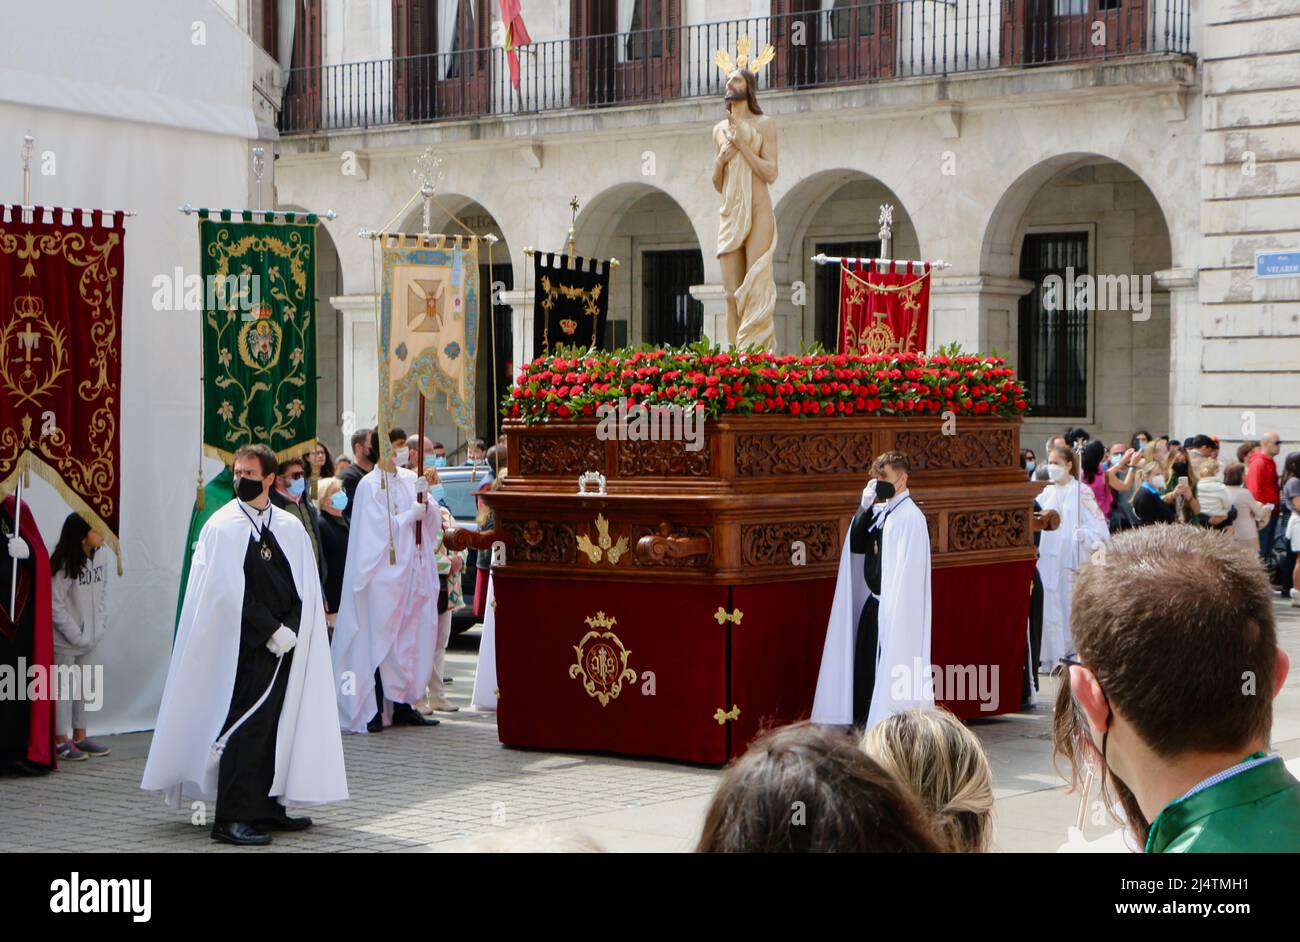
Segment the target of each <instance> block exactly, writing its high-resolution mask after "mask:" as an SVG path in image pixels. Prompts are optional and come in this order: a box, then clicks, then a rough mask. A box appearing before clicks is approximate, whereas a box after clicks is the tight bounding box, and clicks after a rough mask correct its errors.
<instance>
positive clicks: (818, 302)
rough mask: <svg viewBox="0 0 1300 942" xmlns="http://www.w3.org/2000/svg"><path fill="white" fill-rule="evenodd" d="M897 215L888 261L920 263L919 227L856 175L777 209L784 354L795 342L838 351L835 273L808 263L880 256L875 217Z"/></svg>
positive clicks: (833, 174)
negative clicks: (885, 211) (821, 255)
mask: <svg viewBox="0 0 1300 942" xmlns="http://www.w3.org/2000/svg"><path fill="white" fill-rule="evenodd" d="M886 203H887V204H889V205H892V206H893V207H894V225H893V244H892V247H891V250H890V251H891V257H893V258H897V259H920V258H921V249H920V246H919V244H918V242H917V233H916V227H915V225H914V224H913V221H912V218H911V216H910V214H909V213H908V211H907V207H905V206H904V205H903V202H902V200H901V199H899V197H898V196H897V194H895V192H894V191H893V190H892V189H890V188H889V187H888V186H887V185H885V184H884V183H882V182H881V181H880V180H879V179H877V178H876V177H873V176H871V175H870V174H868V173H865V172H863V171H861V170H852V169H848V168H834V169H828V170H822V171H819V172H817V173H813V174H811V175H809V176H807V177H805V178H804V179H802V180H800V181H799V182H798V183H797V184H795V185H794V186H793V187H791V189H790V190H789V191H788V192H786V193H785V194H784V195H782V196H781V198H780V199H779V200H778V202H777V204H776V225H777V257H776V260H775V262H774V264H773V271H774V274H775V277H776V283H777V337H778V342H779V345H780V347H781V349H783V350H786V351H791V350H798V349H799V343H800V341H801V340H802V341H804V342H805V343H811V342H813V341H820V342H821V343H822V344H823V345H824V346H826V347H827V348H828V349H834V347H835V336H834V335H835V324H836V318H837V314H838V311H837V305H838V280H837V277H838V275H837V271H838V270H837V269H835V268H834V267H833V266H818V265H817V264H815V263H814V262H813V261H812V256H813V255H815V254H817V252H818V251H824V252H825V254H828V255H836V254H839V255H843V254H844V253H845V252H849V253H850V254H854V255H860V254H861V253H864V252H868V251H870V252H872V253H876V252H879V251H880V249H879V247H878V244H877V243H878V233H879V229H880V226H879V222H878V220H879V210H880V206H881V205H882V204H886Z"/></svg>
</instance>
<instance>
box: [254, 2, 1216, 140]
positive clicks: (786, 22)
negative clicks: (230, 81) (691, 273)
mask: <svg viewBox="0 0 1300 942" xmlns="http://www.w3.org/2000/svg"><path fill="white" fill-rule="evenodd" d="M1191 3H1192V0H873V2H866V3H861V4H857V5H854V6H844V7H840V8H836V9H831V10H824V11H820V12H808V13H787V14H781V15H773V16H763V17H751V18H748V19H741V20H728V21H725V22H717V23H699V24H695V25H691V26H682V27H674V28H664V29H647V30H639V31H636V32H630V33H618V34H610V35H601V36H584V37H577V38H572V39H555V40H547V41H545V42H537V43H532V44H530V45H528V46H522V47H520V48H519V50H518V51H519V60H520V62H519V72H520V76H519V87H518V88H517V89H516V88H514V87H512V85H511V81H510V70H509V67H508V65H507V60H506V53H505V51H504V50H503V49H501V48H499V47H494V48H488V49H467V50H458V51H455V52H449V53H442V54H430V55H420V56H409V57H405V58H395V59H378V60H372V61H369V62H350V63H344V64H340V65H326V66H318V67H312V68H305V69H293V70H291V71H290V73H289V81H288V85H287V89H286V92H285V94H284V97H283V100H282V102H281V110H280V130H281V131H282V132H283V133H285V134H300V133H311V132H315V131H322V130H333V129H343V128H368V127H377V126H384V125H394V124H414V123H424V122H432V121H450V120H460V119H465V118H479V117H491V116H505V115H517V114H538V113H542V112H553V111H563V110H569V109H584V108H601V107H609V106H615V105H626V104H638V103H648V102H659V101H664V100H671V99H690V98H702V97H709V96H716V95H720V94H721V93H722V87H723V76H722V74H721V72H720V71H719V70H718V68H717V66H716V65H715V64H714V55H715V52H716V50H719V49H726V50H728V51H729V52H730V53H731V54H732V55H734V50H735V46H736V40H737V39H738V38H739V37H740V36H749V37H750V39H751V41H752V48H753V50H754V53H757V52H758V51H759V50H760V49H762V48H763V47H764V46H765V45H767V44H768V43H771V44H772V45H773V46H774V48H775V49H776V58H775V59H774V60H773V61H772V62H771V63H770V64H769V65H768V66H767V67H766V68H765V69H764V70H763V71H762V73H761V74H760V75H759V87H760V89H781V88H815V87H821V86H832V85H850V84H854V83H862V82H883V81H889V80H891V79H903V78H911V77H916V76H925V75H935V76H941V75H951V74H957V73H966V72H979V71H987V70H993V69H1030V68H1035V67H1039V66H1044V65H1051V64H1056V63H1065V62H1089V61H1099V60H1104V59H1113V58H1117V57H1121V56H1135V55H1148V54H1152V53H1168V54H1183V55H1189V54H1191V52H1192V50H1191V40H1190V37H1191V28H1192V26H1191Z"/></svg>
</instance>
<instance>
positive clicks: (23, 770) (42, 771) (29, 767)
mask: <svg viewBox="0 0 1300 942" xmlns="http://www.w3.org/2000/svg"><path fill="white" fill-rule="evenodd" d="M7 771H10V772H12V773H14V775H22V776H25V777H28V778H32V777H35V776H38V775H49V774H50V769H48V768H47V767H45V766H43V765H37V764H36V763H35V762H28V761H27V760H26V759H15V760H14V761H13V763H12V764H10V766H9V768H8V770H7Z"/></svg>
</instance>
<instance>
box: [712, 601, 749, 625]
mask: <svg viewBox="0 0 1300 942" xmlns="http://www.w3.org/2000/svg"><path fill="white" fill-rule="evenodd" d="M744 614H745V613H744V612H742V611H741V610H740V609H736V610H735V611H734V612H728V611H727V610H726V609H725V608H723V607H722V606H721V605H719V606H718V610H717V611H716V612H714V613H713V617H714V618H716V619H717V620H718V624H719V625H725V624H726V623H727V622H732V623H733V624H737V625H739V624H740V619H741V618H742V617H743V616H744Z"/></svg>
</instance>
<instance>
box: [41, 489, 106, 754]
mask: <svg viewBox="0 0 1300 942" xmlns="http://www.w3.org/2000/svg"><path fill="white" fill-rule="evenodd" d="M107 555H108V552H107V550H105V549H104V540H103V538H102V537H101V536H100V535H99V534H98V533H96V532H95V531H94V530H92V529H91V528H90V524H89V523H87V522H86V521H85V519H83V518H82V517H81V516H80V515H79V514H69V515H68V517H67V519H66V520H64V521H63V531H62V532H61V533H60V534H59V542H58V545H57V546H55V547H54V552H53V553H51V554H50V579H51V593H50V614H51V616H52V618H53V621H54V663H55V666H56V670H57V674H58V675H60V676H63V677H67V678H68V679H69V683H70V684H71V687H72V689H70V690H63V691H60V693H62V694H65V695H64V696H59V698H58V701H57V704H56V706H55V720H56V723H57V727H56V729H55V731H54V732H55V735H54V747H55V751H56V752H57V754H58V757H59V759H60V760H62V761H66V762H80V761H81V760H83V759H85V758H86V757H87V756H106V755H108V753H109V751H110V750H109V749H108V747H106V746H102V745H100V744H99V743H97V742H95V741H94V740H93V739H88V738H87V737H86V697H87V694H89V693H90V691H89V690H87V689H85V688H84V686H83V681H84V678H85V675H86V671H85V669H84V668H93V667H94V664H95V648H96V646H97V645H98V644H99V642H100V641H101V640H103V637H104V633H105V631H106V630H107V628H108V622H107V619H106V613H107V604H106V593H107V589H108V561H107V559H106V557H107ZM69 729H71V730H72V739H71V741H69V739H68V730H69Z"/></svg>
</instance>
